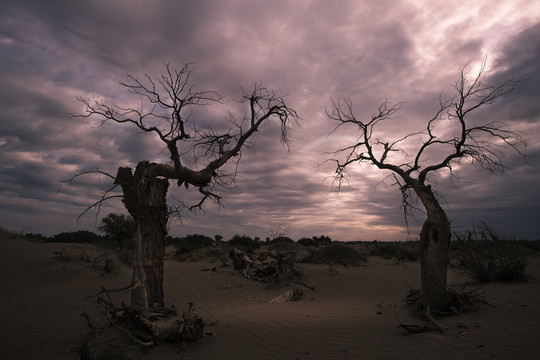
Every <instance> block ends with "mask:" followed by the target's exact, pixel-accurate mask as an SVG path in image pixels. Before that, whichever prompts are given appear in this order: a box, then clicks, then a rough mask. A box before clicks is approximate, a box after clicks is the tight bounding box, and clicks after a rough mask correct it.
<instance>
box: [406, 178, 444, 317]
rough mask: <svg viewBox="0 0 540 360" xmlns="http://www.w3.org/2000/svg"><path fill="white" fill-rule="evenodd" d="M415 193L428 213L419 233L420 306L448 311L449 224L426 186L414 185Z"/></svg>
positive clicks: (429, 188)
mask: <svg viewBox="0 0 540 360" xmlns="http://www.w3.org/2000/svg"><path fill="white" fill-rule="evenodd" d="M414 190H415V192H416V194H418V197H419V198H420V200H421V201H422V203H423V204H424V207H425V209H426V212H427V220H426V221H425V222H424V225H423V226H422V231H421V232H420V272H421V274H420V275H421V284H422V303H423V306H424V309H427V307H428V306H429V309H430V310H431V311H439V312H444V311H447V310H448V286H447V273H448V262H449V255H448V252H449V246H450V238H451V229H450V221H449V220H448V217H447V216H446V213H445V211H444V210H443V209H442V207H441V206H440V204H439V202H438V200H437V199H436V198H435V195H434V194H433V192H432V191H431V187H430V186H429V185H428V186H425V185H417V186H415V187H414Z"/></svg>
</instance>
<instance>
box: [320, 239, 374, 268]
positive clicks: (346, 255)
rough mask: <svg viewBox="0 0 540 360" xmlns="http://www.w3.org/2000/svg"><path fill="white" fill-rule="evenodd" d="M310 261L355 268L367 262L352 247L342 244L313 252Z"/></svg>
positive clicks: (364, 257) (363, 256)
mask: <svg viewBox="0 0 540 360" xmlns="http://www.w3.org/2000/svg"><path fill="white" fill-rule="evenodd" d="M310 261H311V262H314V263H318V264H341V265H344V266H348V265H352V266H356V265H360V263H361V262H365V261H367V258H366V256H365V255H363V254H361V253H359V252H358V251H357V250H356V249H355V248H353V247H350V246H348V245H343V244H332V245H327V246H324V247H320V248H318V249H317V250H315V251H314V252H313V254H312V255H311V257H310Z"/></svg>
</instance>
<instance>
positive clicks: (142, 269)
mask: <svg viewBox="0 0 540 360" xmlns="http://www.w3.org/2000/svg"><path fill="white" fill-rule="evenodd" d="M192 71H193V68H192V66H191V65H190V64H188V65H185V66H183V67H182V68H181V69H180V70H176V69H173V67H172V66H171V65H170V63H167V64H166V69H165V72H164V73H163V74H161V75H160V76H157V77H152V76H149V75H145V77H144V78H143V79H138V78H136V77H134V76H131V75H128V76H127V81H126V82H121V83H120V85H121V86H122V87H124V88H125V89H126V90H127V91H128V92H129V93H131V94H132V95H133V96H134V97H135V98H136V99H137V100H138V101H139V102H140V104H141V105H140V106H139V107H122V106H119V105H116V104H107V103H105V102H104V101H103V100H101V99H97V98H93V99H85V98H82V97H79V98H78V100H79V101H81V102H82V104H83V105H84V106H85V111H84V113H83V114H77V115H73V114H72V115H71V116H72V117H76V118H97V119H99V120H101V121H102V125H105V124H106V123H109V122H113V123H117V124H127V125H130V126H132V127H134V128H136V129H138V130H139V131H141V132H143V133H146V134H149V135H153V136H155V137H156V138H157V139H158V140H159V141H161V142H162V143H163V145H164V147H165V148H166V149H167V151H168V155H169V156H170V162H169V163H151V162H148V161H140V162H139V163H138V164H137V166H136V167H135V170H133V169H132V168H130V167H125V166H121V167H119V168H118V171H117V173H116V175H114V176H111V175H108V174H107V175H108V176H110V177H111V178H112V179H113V181H114V184H113V186H112V187H111V189H109V191H106V192H105V194H104V195H103V196H102V198H101V199H100V200H99V201H98V202H96V204H94V205H93V206H99V205H100V204H101V202H103V201H105V200H108V199H110V198H113V197H118V195H111V196H109V195H110V194H112V193H111V191H112V189H113V188H114V187H116V186H120V187H121V189H122V195H121V198H122V202H123V204H124V205H125V207H126V208H127V210H128V211H129V213H130V215H131V216H132V217H133V219H134V220H135V223H136V227H137V235H136V250H135V252H136V259H135V264H134V266H133V282H132V288H133V290H132V305H134V306H138V307H139V308H141V309H142V311H143V313H147V312H148V311H149V309H152V308H159V307H163V306H164V294H163V261H164V241H165V236H166V235H167V223H168V220H169V216H170V214H171V208H170V207H169V206H168V205H167V192H168V189H169V186H170V184H171V180H174V181H175V183H176V185H177V186H178V187H185V190H186V191H188V188H189V187H190V186H191V187H192V188H194V189H197V190H198V192H199V193H200V201H199V202H198V203H197V204H194V205H191V206H188V205H185V204H183V205H182V206H177V207H176V210H177V212H176V213H177V214H178V213H179V209H180V210H182V209H185V208H188V209H190V210H192V209H200V208H201V207H202V206H203V204H204V203H205V202H206V201H207V200H213V201H215V202H218V203H219V202H220V200H221V197H220V196H219V195H218V194H217V193H216V192H214V190H213V188H214V187H216V186H217V185H221V186H228V185H230V184H231V183H232V182H234V178H235V175H236V167H234V166H233V167H232V168H233V170H232V171H231V172H230V173H228V174H227V173H225V171H224V170H222V167H223V166H224V165H225V164H227V163H228V162H234V161H236V162H238V161H239V160H240V158H241V156H240V155H241V152H242V150H243V149H244V148H245V147H246V146H249V142H248V139H251V137H252V135H254V134H255V133H256V132H258V131H259V130H260V128H261V125H262V124H263V123H265V122H268V121H271V120H274V119H276V120H278V121H279V123H280V126H281V141H282V142H283V143H284V144H286V145H288V144H289V132H290V130H291V129H292V127H294V125H295V124H297V123H298V120H299V117H298V115H297V113H296V111H295V110H293V109H292V108H290V107H289V106H288V105H287V104H286V103H285V101H284V98H283V97H280V96H278V95H276V94H275V92H274V91H272V90H269V89H267V88H265V87H263V86H261V85H260V84H256V85H254V86H253V89H252V90H251V91H250V92H248V93H246V92H243V91H242V96H241V99H240V100H239V101H240V102H241V103H243V104H244V106H245V105H247V106H246V108H247V114H246V115H245V116H243V117H242V118H237V117H235V116H234V115H233V114H232V113H229V114H228V115H227V116H226V117H225V119H226V120H227V121H228V124H229V125H228V127H229V129H228V130H225V131H222V132H220V133H218V132H216V131H214V129H213V128H211V127H209V126H207V125H204V124H203V125H199V124H197V119H196V118H195V115H194V114H195V108H196V107H200V106H204V105H211V104H217V103H222V102H223V98H222V96H221V95H219V94H218V93H217V92H214V91H195V89H194V87H193V86H192V85H191V84H190V75H191V73H192ZM225 124H227V123H225ZM197 125H199V126H197ZM186 154H192V156H191V155H190V156H189V158H190V159H191V160H190V161H188V162H186V161H184V160H185V159H184V158H185V157H188V156H187V155H186ZM88 172H99V173H101V174H106V173H105V172H102V171H101V170H98V169H96V170H92V171H88ZM88 172H84V173H80V174H77V175H76V176H79V175H83V174H86V173H88Z"/></svg>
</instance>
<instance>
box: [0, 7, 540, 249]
mask: <svg viewBox="0 0 540 360" xmlns="http://www.w3.org/2000/svg"><path fill="white" fill-rule="evenodd" d="M538 14H539V10H538V8H537V7H535V6H533V5H530V6H528V7H526V8H520V9H516V7H515V6H514V5H513V3H512V1H501V2H497V3H496V4H493V3H492V2H489V1H484V2H476V3H475V4H471V5H470V6H469V7H468V8H467V9H463V8H462V7H458V8H456V7H455V6H453V5H452V4H448V3H447V2H443V1H436V2H435V1H434V2H429V3H424V4H419V3H417V2H416V1H409V2H403V3H396V2H394V1H371V2H365V3H363V4H359V3H358V2H356V1H342V2H339V4H337V3H333V2H327V1H322V0H321V1H294V2H292V1H285V0H283V1H272V2H271V4H270V3H269V4H266V3H262V2H254V1H247V0H245V1H242V0H229V1H220V2H212V3H210V2H202V1H182V2H178V1H172V0H159V1H154V2H152V4H148V2H145V1H142V0H141V1H115V2H98V1H77V2H73V1H67V0H63V1H61V0H56V1H47V2H44V1H24V2H23V1H15V0H13V1H11V0H6V1H4V2H3V4H2V8H1V9H0V24H1V25H0V164H1V165H0V192H1V194H2V197H1V200H0V218H1V221H0V226H5V227H9V228H15V229H23V228H25V227H27V226H28V225H30V226H31V229H32V231H35V232H44V233H47V234H53V233H56V232H60V231H69V230H74V229H78V228H89V229H91V230H95V224H96V218H95V217H94V215H93V214H90V215H89V216H86V217H83V218H82V221H81V222H79V223H77V222H76V221H75V219H76V217H77V216H78V215H79V214H80V213H81V212H82V211H84V209H85V208H86V206H88V205H90V204H93V203H94V202H95V201H96V200H97V199H99V197H100V196H101V194H102V192H103V191H105V190H107V189H108V188H109V187H110V185H111V184H110V179H108V178H107V177H106V176H97V175H95V176H87V177H78V178H76V179H74V180H75V181H73V182H72V183H64V184H63V185H62V188H61V191H60V192H58V186H59V184H60V182H61V181H63V180H66V179H70V178H71V177H72V176H73V175H74V174H76V173H77V172H78V171H81V170H90V169H95V168H96V167H97V168H99V169H100V170H102V171H105V172H109V173H114V172H115V171H116V169H117V167H118V166H131V167H134V166H135V165H136V164H137V162H138V161H140V160H143V159H146V160H150V161H160V162H167V161H169V159H168V157H167V155H166V152H163V146H162V144H161V143H160V142H159V141H157V140H156V138H155V137H153V136H151V135H149V134H141V133H140V132H138V131H137V129H134V128H131V127H130V126H122V125H126V124H122V125H118V124H110V123H105V124H101V123H100V122H99V121H98V119H85V118H72V117H69V116H67V114H70V113H74V114H79V113H81V112H82V111H83V107H82V104H81V103H80V102H78V101H77V100H76V96H82V97H84V98H92V97H96V98H100V99H101V98H102V99H104V100H105V101H107V102H108V103H119V104H128V105H130V106H138V104H139V102H138V101H139V100H137V99H134V98H133V97H130V94H129V93H128V92H126V89H125V88H122V87H121V86H119V84H118V82H119V81H124V80H125V77H126V74H131V75H134V76H137V77H139V78H142V77H144V75H145V74H149V75H159V74H160V73H161V72H162V71H163V70H164V63H165V62H167V61H172V64H173V65H174V66H178V67H180V66H182V65H183V64H184V63H187V62H193V63H195V66H196V69H195V71H194V72H193V76H192V80H193V84H194V85H195V86H196V88H197V89H198V90H217V91H219V92H220V93H222V95H224V96H226V97H227V99H229V101H228V102H226V103H225V104H223V105H219V106H216V107H214V106H212V107H205V108H202V109H199V110H198V111H197V113H196V114H195V115H196V118H197V121H198V125H197V126H199V128H200V127H203V126H206V125H211V126H213V127H216V128H217V127H219V128H223V129H227V128H229V127H230V126H231V125H230V124H228V123H226V122H223V120H224V119H225V117H226V116H227V114H228V113H227V111H228V110H231V111H232V113H234V114H235V116H236V117H237V119H241V118H242V116H243V115H244V113H245V112H246V111H247V108H246V107H245V106H244V105H241V104H240V105H239V104H237V103H235V102H234V101H232V100H233V99H238V98H239V95H240V93H239V87H243V88H244V89H249V88H250V86H252V85H253V84H254V83H262V84H264V85H265V86H267V87H268V88H270V89H274V90H276V91H277V93H278V94H281V95H286V100H287V103H288V104H290V105H291V106H292V107H294V108H295V109H296V110H298V112H299V115H300V116H301V117H302V118H303V121H302V128H298V129H296V131H294V133H293V138H292V140H293V142H292V147H291V149H290V154H288V152H287V148H286V147H284V146H283V145H281V144H280V142H279V126H277V124H272V125H269V126H265V127H264V129H262V131H260V132H259V133H258V134H256V136H255V137H254V138H253V148H251V149H249V150H246V151H244V152H243V154H242V159H241V162H240V163H239V167H238V171H239V173H238V177H237V179H236V180H237V181H236V186H237V187H236V188H233V189H224V188H216V189H215V190H216V191H218V192H219V193H220V194H222V195H223V198H224V204H225V208H218V207H217V206H213V205H211V204H208V205H207V206H206V213H204V214H202V213H201V212H199V213H197V214H185V215H184V218H183V223H182V224H180V223H179V222H175V223H172V224H171V233H172V234H174V235H176V234H180V233H186V232H197V233H205V234H208V235H211V236H213V235H215V234H218V233H220V234H223V235H225V236H226V237H227V236H232V235H234V234H235V233H246V234H250V235H252V236H260V237H265V236H267V233H268V231H269V230H270V229H271V228H275V227H277V226H279V225H280V224H291V226H292V228H293V232H292V235H293V237H295V236H296V237H300V236H313V235H320V234H328V235H331V236H332V237H333V238H335V239H338V240H357V239H360V238H361V239H364V240H372V239H375V238H378V239H383V240H384V239H403V238H405V237H406V236H407V231H406V229H405V223H404V220H403V216H402V214H403V213H402V209H401V208H400V205H401V198H400V193H399V191H398V190H397V189H396V188H395V187H392V181H391V179H390V180H389V179H386V180H383V179H385V176H386V175H388V174H386V173H384V172H380V171H378V170H375V169H372V168H371V167H370V166H364V167H358V168H351V170H350V177H349V180H350V183H349V184H347V185H345V186H344V187H343V188H342V192H340V193H339V194H337V193H335V192H334V191H333V190H332V176H333V172H334V169H333V167H332V164H331V163H324V160H325V159H327V158H329V157H332V156H331V155H328V154H327V153H328V152H331V151H334V150H336V149H338V148H340V147H343V146H347V145H350V144H351V143H352V141H354V140H355V139H356V136H357V135H358V134H357V132H356V131H355V130H354V129H340V130H339V131H337V132H336V133H333V134H332V135H330V136H328V134H329V133H330V132H331V131H332V130H333V128H334V126H335V124H333V123H332V122H330V121H328V119H327V118H326V115H325V108H326V107H328V106H329V105H330V98H334V99H339V98H341V97H350V98H351V100H352V101H353V105H354V109H355V113H356V115H357V116H358V117H363V118H369V116H371V115H372V114H373V113H374V112H375V111H376V110H377V107H378V106H379V104H381V103H382V102H383V101H385V99H388V100H390V101H392V102H394V103H397V102H399V101H404V102H405V103H404V106H403V108H402V110H401V111H400V113H399V119H397V121H396V122H394V123H391V124H389V126H388V127H384V128H382V129H381V131H380V133H379V134H378V136H380V137H381V138H387V137H390V138H392V137H395V136H398V135H399V134H406V133H409V132H414V131H418V130H422V129H423V128H424V126H425V121H426V119H429V118H431V116H433V114H434V112H435V111H436V110H437V105H438V99H439V95H440V93H441V91H444V94H445V95H446V94H448V95H449V94H450V93H451V90H452V88H451V86H450V84H451V83H452V82H453V81H455V80H456V77H457V74H458V72H459V69H460V68H461V67H462V66H463V65H464V64H465V63H466V62H467V61H472V62H471V64H472V66H473V67H474V66H476V64H478V63H479V62H480V61H481V60H482V58H483V57H484V55H485V54H486V53H487V54H488V55H491V54H493V56H492V57H491V58H490V59H488V68H487V71H486V73H487V75H489V78H488V79H487V82H488V83H489V84H498V83H501V82H502V81H505V80H507V79H509V78H517V77H519V76H521V75H524V78H523V81H522V82H521V83H520V87H519V89H517V90H516V91H514V92H513V93H511V94H509V95H508V96H506V97H504V98H503V99H501V101H500V102H497V103H496V104H495V106H493V107H492V108H490V109H486V110H485V111H482V112H479V113H478V117H479V118H478V119H480V120H481V119H484V118H493V119H498V120H505V121H508V122H507V123H508V124H509V125H511V126H512V128H517V129H518V130H521V131H523V132H524V133H525V135H526V136H525V138H526V140H527V141H528V143H529V147H530V150H529V151H530V152H531V153H532V154H536V153H538V151H539V150H538V149H539V147H540V143H539V142H538V141H537V138H538V135H540V128H539V126H538V125H537V124H538V117H539V114H540V108H539V106H538V101H537V100H536V99H537V98H538V94H539V93H540V88H539V85H538V84H540V79H539V76H540V75H539V74H540V72H539V71H538V66H537V62H538V58H539V55H540V54H539V52H540V50H539V49H540V41H539V40H538V39H540V36H539V35H540V33H539V29H540V27H539V25H538V24H534V19H535V18H537V16H538ZM491 59H493V61H491ZM217 124H219V125H217ZM406 145H407V150H411V151H412V150H413V148H414V147H415V146H416V145H417V144H416V143H412V144H406ZM191 156H192V155H190V154H188V153H186V154H185V155H184V161H186V162H187V163H190V162H191V161H192V158H191ZM433 156H434V155H433ZM506 160H507V163H506V164H507V165H508V167H509V168H512V169H513V171H512V172H509V175H510V176H498V177H493V176H491V175H490V174H482V175H479V174H478V173H477V172H476V170H475V169H474V168H472V167H466V166H463V167H462V168H461V169H460V171H459V176H460V178H461V181H460V182H457V183H454V184H452V183H451V182H450V181H449V179H448V177H446V176H445V175H444V174H443V175H441V177H439V178H438V179H436V180H437V184H436V186H437V189H438V190H439V192H440V193H441V194H442V195H444V196H445V199H446V203H447V204H446V206H447V208H448V211H449V214H450V215H451V218H452V220H453V224H455V225H456V226H458V227H463V226H468V225H469V224H470V221H472V220H485V221H487V222H488V223H490V222H494V223H496V224H498V225H500V226H501V227H504V228H503V229H500V230H501V231H502V232H507V233H508V234H515V235H516V236H519V237H529V238H537V237H540V235H539V234H538V232H537V230H536V227H535V224H534V214H538V213H539V209H538V205H537V203H539V201H538V200H540V199H539V194H538V192H537V191H536V186H535V179H537V178H538V171H539V170H538V169H539V164H538V163H537V162H535V160H531V161H530V165H524V163H523V161H522V159H521V158H520V157H519V156H514V155H510V154H509V155H508V157H507V159H506ZM225 170H226V171H228V173H234V172H235V171H236V168H235V164H229V165H228V167H227V168H226V169H225ZM478 179H481V183H479V182H478V181H477V180H478ZM381 181H382V182H381ZM334 190H335V188H334ZM114 194H117V193H114ZM171 196H172V197H173V198H174V199H176V200H181V201H185V202H186V203H190V204H193V203H197V202H198V199H199V197H198V194H197V191H196V189H192V188H190V189H189V190H188V191H185V189H182V190H180V189H172V188H171ZM171 201H173V202H174V200H173V199H171ZM112 211H115V212H120V211H122V208H121V204H120V202H119V201H114V200H112V201H110V202H108V203H107V204H106V205H104V208H103V209H102V213H103V214H106V213H108V212H112ZM418 219H419V221H420V222H421V221H422V219H423V216H422V214H419V215H418ZM98 221H99V218H98ZM409 225H410V226H411V228H410V230H411V233H412V234H413V236H414V234H415V232H416V231H417V230H418V225H419V224H418V223H417V222H414V221H412V222H410V223H409Z"/></svg>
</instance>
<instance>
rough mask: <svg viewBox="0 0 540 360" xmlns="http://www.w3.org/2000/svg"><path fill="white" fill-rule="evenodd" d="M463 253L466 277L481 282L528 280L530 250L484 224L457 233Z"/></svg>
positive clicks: (462, 265) (474, 225) (461, 258)
mask: <svg viewBox="0 0 540 360" xmlns="http://www.w3.org/2000/svg"><path fill="white" fill-rule="evenodd" d="M454 236H455V238H456V239H457V243H459V244H460V245H462V246H461V247H462V250H461V251H460V253H461V255H460V262H461V268H462V270H463V272H464V273H465V275H467V276H469V277H471V278H473V279H475V280H477V281H479V282H488V281H491V280H499V281H507V282H523V281H528V279H529V277H528V275H526V274H525V268H526V267H527V260H528V259H527V258H528V254H529V253H530V249H527V248H525V247H523V246H521V245H520V244H519V243H518V242H517V241H513V240H506V239H503V238H502V237H501V236H500V235H499V233H498V232H497V231H496V230H495V229H493V228H492V227H490V226H488V225H487V224H486V223H485V222H483V221H481V222H479V223H478V224H473V225H472V229H471V230H467V231H465V232H462V233H454Z"/></svg>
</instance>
